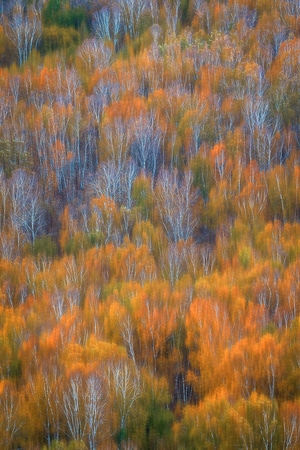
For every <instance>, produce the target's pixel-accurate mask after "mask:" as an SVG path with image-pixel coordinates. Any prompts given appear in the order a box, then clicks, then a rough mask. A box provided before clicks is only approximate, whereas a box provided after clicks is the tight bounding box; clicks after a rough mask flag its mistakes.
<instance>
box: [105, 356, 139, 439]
mask: <svg viewBox="0 0 300 450" xmlns="http://www.w3.org/2000/svg"><path fill="white" fill-rule="evenodd" d="M108 386H109V390H110V392H111V393H112V395H113V399H114V402H115V408H116V411H117V412H118V416H119V424H120V425H119V433H118V444H119V445H121V444H122V441H123V440H124V438H125V432H126V427H127V420H128V417H129V415H130V413H131V411H132V409H133V406H134V404H135V403H136V401H137V400H138V399H139V397H140V396H141V393H142V383H141V377H140V373H139V372H138V370H137V368H136V367H133V368H132V367H131V366H130V364H129V363H128V362H126V361H119V362H117V363H115V364H111V365H110V366H108Z"/></svg>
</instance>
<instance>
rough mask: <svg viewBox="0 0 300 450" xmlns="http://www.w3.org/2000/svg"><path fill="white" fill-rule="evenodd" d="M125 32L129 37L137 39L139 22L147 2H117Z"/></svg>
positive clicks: (130, 0)
mask: <svg viewBox="0 0 300 450" xmlns="http://www.w3.org/2000/svg"><path fill="white" fill-rule="evenodd" d="M118 4H119V7H120V11H121V17H122V19H123V21H124V28H125V32H126V33H129V35H130V36H131V37H133V38H134V37H137V36H138V33H139V24H140V20H141V18H142V16H143V14H144V13H145V11H146V10H147V7H148V2H147V0H118Z"/></svg>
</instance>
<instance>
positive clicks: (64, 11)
mask: <svg viewBox="0 0 300 450" xmlns="http://www.w3.org/2000/svg"><path fill="white" fill-rule="evenodd" d="M42 17H43V23H44V25H45V26H46V27H51V26H54V25H57V26H58V27H60V28H74V29H75V30H79V29H80V27H81V26H82V25H84V24H86V23H87V13H86V10H85V9H84V8H81V7H77V8H70V6H69V5H68V1H67V0H49V1H48V2H47V3H46V5H45V7H44V9H43V14H42Z"/></svg>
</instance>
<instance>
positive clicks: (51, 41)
mask: <svg viewBox="0 0 300 450" xmlns="http://www.w3.org/2000/svg"><path fill="white" fill-rule="evenodd" d="M79 43H80V33H79V31H77V30H75V29H74V28H72V27H70V28H63V27H59V26H57V25H51V26H49V27H44V28H43V33H42V39H41V44H40V51H41V52H42V53H43V54H47V53H49V52H54V51H57V50H68V51H72V50H75V49H76V47H77V46H78V44H79Z"/></svg>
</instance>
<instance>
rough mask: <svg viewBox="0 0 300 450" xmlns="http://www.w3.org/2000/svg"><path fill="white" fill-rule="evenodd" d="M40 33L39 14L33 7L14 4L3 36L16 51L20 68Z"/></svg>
mask: <svg viewBox="0 0 300 450" xmlns="http://www.w3.org/2000/svg"><path fill="white" fill-rule="evenodd" d="M41 33H42V27H41V16H40V12H39V11H38V10H37V9H36V8H35V6H30V7H27V8H25V6H24V5H23V2H22V1H20V2H18V3H17V4H16V6H15V7H14V9H13V11H12V16H11V18H10V19H9V20H6V21H5V34H6V36H7V38H8V39H9V40H10V41H11V42H12V44H13V46H14V47H15V48H16V50H17V54H18V62H19V65H20V66H21V65H22V64H23V63H24V62H26V61H27V59H28V57H29V55H30V53H31V51H32V49H33V48H34V47H36V46H37V44H38V42H39V40H40V38H41Z"/></svg>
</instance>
